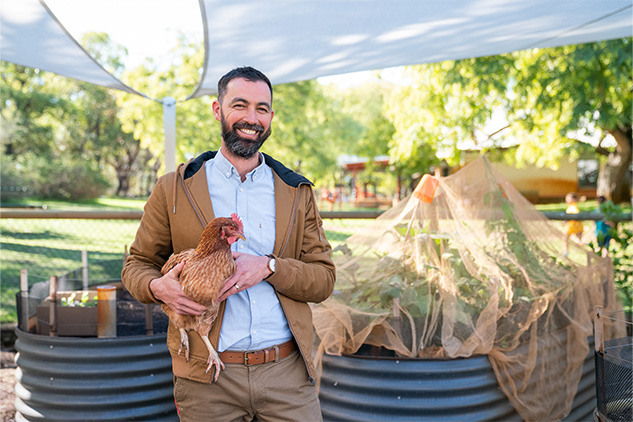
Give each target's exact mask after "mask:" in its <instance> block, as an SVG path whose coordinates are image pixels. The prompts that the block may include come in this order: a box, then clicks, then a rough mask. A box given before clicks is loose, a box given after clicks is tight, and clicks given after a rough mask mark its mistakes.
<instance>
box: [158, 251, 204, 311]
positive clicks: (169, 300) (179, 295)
mask: <svg viewBox="0 0 633 422" xmlns="http://www.w3.org/2000/svg"><path fill="white" fill-rule="evenodd" d="M184 266H185V261H183V262H181V263H180V264H178V265H176V266H175V267H174V268H172V269H171V270H169V272H168V273H167V274H165V275H164V276H162V277H160V278H155V279H154V280H152V281H151V282H150V283H149V289H150V290H151V291H152V294H153V295H154V297H155V298H156V299H158V300H160V301H161V302H163V303H164V304H165V305H167V306H169V307H170V308H171V309H173V310H174V312H176V313H177V314H182V315H200V314H202V313H203V312H204V311H205V309H207V308H205V307H204V306H203V305H200V304H199V303H198V302H195V301H193V300H192V299H191V298H190V297H189V296H187V295H186V294H184V293H183V291H182V289H181V288H180V282H179V281H178V278H179V277H180V272H181V271H182V268H183V267H184Z"/></svg>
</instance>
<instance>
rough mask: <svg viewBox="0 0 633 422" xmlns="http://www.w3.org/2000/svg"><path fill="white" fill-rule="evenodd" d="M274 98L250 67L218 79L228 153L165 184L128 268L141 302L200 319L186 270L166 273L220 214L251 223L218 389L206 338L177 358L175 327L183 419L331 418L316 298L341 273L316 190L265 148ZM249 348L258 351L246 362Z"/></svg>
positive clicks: (229, 299) (223, 342) (240, 250)
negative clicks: (186, 285) (183, 277)
mask: <svg viewBox="0 0 633 422" xmlns="http://www.w3.org/2000/svg"><path fill="white" fill-rule="evenodd" d="M272 96H273V94H272V86H271V83H270V81H269V80H268V78H267V77H266V76H265V75H264V74H263V73H261V72H259V71H258V70H256V69H253V68H251V67H242V68H237V69H234V70H232V71H230V72H229V73H227V74H226V75H224V76H223V77H222V78H221V79H220V81H219V82H218V100H217V101H214V102H213V114H214V116H215V118H216V119H217V120H218V121H220V123H221V126H222V146H221V149H220V150H219V151H217V152H206V153H204V154H202V155H201V156H199V157H197V158H195V159H193V160H191V161H190V162H188V163H187V164H186V165H180V166H179V168H178V170H177V171H176V172H175V173H169V174H167V175H165V176H163V177H161V178H160V179H159V180H158V182H157V184H156V186H155V188H154V190H153V191H152V194H151V196H150V198H149V199H148V201H147V204H146V205H145V212H144V215H143V219H142V220H141V224H140V227H139V229H138V232H137V235H136V239H135V241H134V243H133V244H132V246H131V248H130V256H129V258H128V260H127V262H126V264H125V267H124V268H123V273H122V279H123V283H124V284H125V286H126V287H127V289H128V290H129V291H130V292H131V293H132V295H134V297H136V298H137V299H138V300H139V301H141V302H143V303H151V302H160V303H165V304H167V305H168V306H169V307H171V308H172V309H173V310H175V311H176V312H179V313H183V314H192V315H199V314H201V313H202V311H203V310H204V307H203V306H202V305H200V304H198V303H196V302H195V301H193V300H192V299H191V298H189V297H187V296H186V295H184V293H183V292H182V290H181V289H180V285H179V283H178V276H179V274H180V271H181V270H182V264H181V265H178V266H176V267H174V268H173V269H172V270H171V271H170V272H168V273H167V274H165V276H161V274H160V268H161V267H162V265H163V264H164V263H165V262H166V260H167V259H168V258H169V256H170V255H171V254H172V253H178V252H180V251H182V250H183V249H188V248H195V247H196V245H197V243H198V240H199V239H200V236H201V233H202V230H203V228H204V227H205V226H206V224H207V223H208V222H209V221H211V220H212V219H213V218H214V217H219V216H230V215H231V213H237V214H238V215H239V216H240V217H241V218H242V220H243V223H244V234H245V237H246V240H245V241H241V240H240V241H238V242H236V243H235V244H233V245H232V248H233V251H234V252H233V256H234V257H235V259H236V263H237V272H236V273H235V275H234V276H232V277H231V278H230V279H228V280H227V281H226V283H225V285H224V288H223V289H222V290H221V292H220V299H219V300H220V301H222V302H221V307H220V313H219V315H218V318H217V320H216V322H215V324H214V325H213V327H212V329H211V333H210V334H209V338H210V340H211V343H212V344H213V346H214V347H215V348H216V350H218V351H219V352H220V359H221V360H222V361H223V362H224V364H225V370H223V371H222V372H221V373H220V377H219V379H218V381H217V382H213V381H212V376H213V374H212V372H213V371H210V372H209V373H204V371H205V369H206V348H205V346H204V343H203V342H202V340H200V339H199V338H198V337H199V336H195V335H194V336H190V337H189V338H190V340H189V341H190V350H191V353H190V360H189V362H187V361H186V360H185V357H184V356H183V355H184V353H183V354H182V355H180V356H179V355H178V348H179V346H180V334H179V333H178V331H177V330H175V329H174V327H173V326H170V328H169V331H168V335H167V344H168V346H169V349H170V353H171V355H172V362H173V371H174V382H175V384H174V397H175V399H176V404H177V407H178V410H179V413H180V417H181V420H183V421H198V420H200V421H201V420H205V421H207V420H213V421H231V420H240V421H251V420H257V421H284V420H287V421H298V420H311V421H314V420H320V419H321V414H320V407H319V402H318V397H317V394H316V388H315V383H314V378H315V368H314V365H313V363H312V350H311V348H312V314H311V311H310V308H309V306H308V304H307V302H320V301H323V300H325V299H326V298H327V297H328V296H329V295H330V294H331V293H332V290H333V288H334V280H335V269H334V264H333V263H332V260H331V247H330V245H329V243H328V242H327V240H326V239H325V233H324V231H323V227H322V221H321V219H320V217H319V214H318V211H317V208H316V200H315V198H314V194H313V192H312V183H311V182H310V181H308V180H307V179H306V178H304V177H303V176H300V175H298V174H296V173H294V172H292V171H291V170H289V169H287V168H286V167H284V166H283V165H282V164H280V163H279V162H277V161H275V160H274V159H272V158H271V157H269V156H267V155H264V154H262V153H260V152H259V148H260V147H261V145H262V144H263V143H264V142H265V141H266V138H268V136H269V135H270V131H271V128H270V127H271V122H272V119H273V115H274V112H273V110H272ZM261 350H264V352H259V351H261ZM250 351H258V352H257V353H254V354H251V353H248V354H246V356H247V358H248V362H244V356H245V353H246V352H250ZM255 357H257V359H259V357H262V359H259V360H257V359H255ZM260 360H261V361H265V362H266V363H261V364H260V363H259V362H260ZM253 362H255V364H253Z"/></svg>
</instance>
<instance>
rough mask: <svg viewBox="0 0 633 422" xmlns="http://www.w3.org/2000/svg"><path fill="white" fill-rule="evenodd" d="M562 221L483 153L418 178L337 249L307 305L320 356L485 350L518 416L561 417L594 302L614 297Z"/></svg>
mask: <svg viewBox="0 0 633 422" xmlns="http://www.w3.org/2000/svg"><path fill="white" fill-rule="evenodd" d="M561 228H562V226H561V225H560V223H558V224H556V223H552V222H550V221H549V220H548V219H547V218H546V217H545V216H544V215H543V214H542V213H541V212H539V211H538V210H536V209H535V208H534V206H533V205H532V204H531V203H530V202H529V201H527V200H526V199H525V198H524V197H523V196H522V195H521V194H520V193H519V192H518V191H517V190H516V189H515V188H514V187H513V186H512V185H511V184H510V183H509V182H508V181H507V180H505V179H504V178H503V176H501V175H500V174H499V173H498V172H497V171H496V170H495V169H494V168H493V167H492V166H491V164H490V162H489V161H488V160H487V159H486V158H480V159H478V160H476V161H474V162H472V163H471V164H469V165H467V166H465V167H464V168H463V169H461V170H460V171H458V172H457V173H455V174H454V175H451V176H448V177H442V178H432V177H428V176H426V177H424V178H423V180H422V182H421V183H420V185H419V186H418V188H416V190H415V191H414V193H413V194H412V195H410V196H409V197H408V198H406V199H405V200H403V201H401V202H400V203H399V204H397V205H396V206H394V207H393V208H392V209H390V210H388V211H386V212H385V213H383V214H382V215H381V216H380V217H378V218H377V219H376V220H375V221H373V222H372V223H371V224H370V225H369V226H368V227H367V228H366V229H364V230H363V231H361V232H359V233H357V234H355V235H353V236H351V237H349V238H348V239H347V240H346V242H345V243H343V244H341V245H339V246H337V247H336V248H335V249H334V252H333V257H334V259H335V263H336V266H337V284H336V288H335V292H334V294H333V295H332V297H331V298H329V299H328V300H327V301H325V302H323V303H322V304H319V305H315V306H314V307H313V313H314V327H315V330H316V334H317V341H318V343H319V346H318V349H317V362H319V356H322V353H328V354H331V355H343V354H354V353H356V352H358V350H359V349H360V348H361V346H362V345H364V344H365V345H372V346H375V347H379V348H385V349H388V350H390V351H393V353H394V355H395V356H397V357H402V358H416V357H417V358H462V357H470V356H473V355H482V354H485V355H488V357H489V359H490V362H491V365H492V368H493V370H494V371H495V374H496V376H497V380H498V383H499V386H500V388H501V389H502V390H503V392H504V393H505V394H506V396H507V397H508V399H509V401H510V402H511V403H512V405H513V406H514V408H515V409H516V411H517V412H518V413H519V415H520V416H521V417H522V418H523V419H525V420H527V421H539V420H558V419H562V418H564V417H565V416H566V415H567V414H568V413H569V411H570V409H571V406H572V401H573V397H574V395H575V394H576V390H577V387H578V382H579V380H580V378H581V375H582V365H583V361H584V360H585V358H586V357H587V355H588V352H589V340H588V339H589V337H590V336H592V316H593V307H594V306H595V305H600V306H603V307H604V309H605V310H609V309H618V304H617V303H616V296H615V287H614V283H613V270H612V265H611V261H610V260H609V259H608V258H601V257H599V256H597V255H595V254H594V253H592V252H591V251H590V250H589V248H588V247H587V246H583V245H578V244H577V243H575V242H574V241H572V240H570V242H569V249H568V253H567V254H566V255H565V254H564V253H563V239H564V237H563V236H564V234H563V231H562V230H561ZM618 330H620V331H621V330H623V327H616V326H614V325H607V326H605V331H606V333H609V334H607V335H609V336H612V337H617V336H618V333H616V331H618Z"/></svg>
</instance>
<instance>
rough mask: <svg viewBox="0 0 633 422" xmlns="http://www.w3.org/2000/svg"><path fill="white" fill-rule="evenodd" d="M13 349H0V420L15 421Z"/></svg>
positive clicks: (0, 421) (1, 421)
mask: <svg viewBox="0 0 633 422" xmlns="http://www.w3.org/2000/svg"><path fill="white" fill-rule="evenodd" d="M14 358H15V350H12V349H2V359H1V361H0V363H1V367H0V422H13V421H15V392H14V390H13V389H14V387H15V361H14Z"/></svg>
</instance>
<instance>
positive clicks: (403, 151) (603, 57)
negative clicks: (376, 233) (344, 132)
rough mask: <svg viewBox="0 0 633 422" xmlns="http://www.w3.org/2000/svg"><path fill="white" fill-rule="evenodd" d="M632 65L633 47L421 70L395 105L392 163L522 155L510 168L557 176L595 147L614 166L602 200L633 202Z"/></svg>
mask: <svg viewBox="0 0 633 422" xmlns="http://www.w3.org/2000/svg"><path fill="white" fill-rule="evenodd" d="M632 61H633V60H632V50H631V39H630V38H629V39H619V40H612V41H605V42H599V43H591V44H583V45H574V46H565V47H559V48H550V49H534V50H527V51H520V52H514V53H510V54H505V55H500V56H494V57H482V58H472V59H466V60H459V61H447V62H442V63H436V64H428V65H419V66H411V67H409V68H408V72H409V75H410V77H411V80H412V83H411V84H410V85H409V86H406V87H403V88H402V89H400V90H398V91H397V92H395V93H394V94H393V96H392V97H391V98H390V99H389V100H388V102H387V109H386V113H387V115H388V116H389V118H390V119H391V120H392V121H393V123H394V126H395V128H396V133H395V135H394V138H393V140H394V144H393V146H392V148H391V155H392V157H393V158H394V159H399V160H401V161H402V162H403V165H408V166H412V167H413V166H417V165H419V163H417V162H416V160H419V159H420V158H419V156H420V154H421V153H422V154H433V153H435V154H436V155H437V156H440V157H442V158H445V159H446V160H447V161H449V162H452V163H455V162H457V161H458V160H459V157H460V154H461V150H462V149H464V148H467V147H468V148H479V149H481V150H482V151H486V150H490V149H494V148H499V147H501V146H508V145H516V148H514V149H512V150H511V152H510V154H506V158H507V159H508V160H509V161H512V162H514V163H517V164H519V165H521V164H526V163H530V164H536V165H538V166H550V167H556V165H557V164H558V163H559V161H560V160H561V159H562V158H563V157H564V156H565V155H569V156H570V157H571V158H572V159H574V158H577V157H578V154H579V151H586V150H587V149H588V147H589V148H593V150H594V151H595V152H596V153H598V154H602V155H605V156H606V157H607V158H606V159H605V160H604V169H603V171H601V173H600V179H599V183H598V194H603V195H605V196H607V197H611V198H612V199H613V200H614V201H622V200H625V199H627V198H628V192H629V184H628V183H630V181H629V179H627V171H628V168H629V166H630V164H631V102H632V98H631V92H632V88H633V81H632V74H633V73H632V69H631V64H632ZM606 135H611V136H612V139H613V140H614V141H615V145H614V146H611V147H607V146H605V145H604V142H603V141H604V139H605V137H606ZM587 137H593V139H596V140H597V141H596V142H595V143H594V144H593V145H592V144H590V143H588V141H587Z"/></svg>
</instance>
